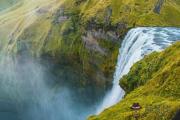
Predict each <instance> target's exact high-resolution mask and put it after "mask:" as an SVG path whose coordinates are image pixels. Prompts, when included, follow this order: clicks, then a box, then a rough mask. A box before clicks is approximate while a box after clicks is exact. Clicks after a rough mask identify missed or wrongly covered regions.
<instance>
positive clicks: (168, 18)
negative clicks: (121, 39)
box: [81, 0, 180, 27]
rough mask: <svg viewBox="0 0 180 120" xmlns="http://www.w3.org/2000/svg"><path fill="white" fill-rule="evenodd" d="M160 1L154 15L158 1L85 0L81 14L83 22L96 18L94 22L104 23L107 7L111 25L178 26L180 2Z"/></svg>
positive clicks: (172, 0)
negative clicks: (161, 3) (159, 5)
mask: <svg viewBox="0 0 180 120" xmlns="http://www.w3.org/2000/svg"><path fill="white" fill-rule="evenodd" d="M84 1H85V0H84ZM159 1H160V0H159ZM161 1H164V3H163V5H162V7H161V9H160V12H159V13H156V12H155V11H156V10H155V7H156V6H157V5H158V0H87V1H85V2H84V3H83V4H82V9H81V13H82V16H83V20H85V21H86V20H87V21H88V20H89V19H94V18H96V19H97V20H96V21H99V22H105V19H104V18H105V17H106V16H107V14H106V11H107V8H108V7H109V8H110V9H111V10H112V15H111V19H110V20H111V22H112V24H117V23H119V22H122V23H126V24H127V25H128V26H129V27H133V26H180V22H179V21H180V9H179V8H180V2H179V1H178V0H161Z"/></svg>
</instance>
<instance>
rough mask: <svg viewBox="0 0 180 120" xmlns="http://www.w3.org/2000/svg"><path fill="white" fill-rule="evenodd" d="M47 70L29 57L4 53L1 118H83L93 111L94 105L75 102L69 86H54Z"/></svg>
mask: <svg viewBox="0 0 180 120" xmlns="http://www.w3.org/2000/svg"><path fill="white" fill-rule="evenodd" d="M47 71H48V70H47V68H46V67H44V66H43V65H42V64H40V63H39V62H38V61H37V60H34V59H32V58H30V57H27V56H26V57H24V56H23V57H22V56H21V57H12V56H4V55H3V56H1V58H0V119H3V120H84V119H85V118H86V116H87V115H89V114H92V113H93V108H94V107H93V106H92V107H88V106H85V105H82V104H81V103H78V102H75V101H73V98H72V96H73V95H72V91H71V89H70V88H68V87H59V86H57V85H54V84H53V76H52V75H50V73H48V72H47ZM62 86H63V85H62Z"/></svg>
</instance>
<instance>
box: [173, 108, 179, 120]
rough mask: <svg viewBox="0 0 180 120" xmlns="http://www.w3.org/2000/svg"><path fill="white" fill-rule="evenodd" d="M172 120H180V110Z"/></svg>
mask: <svg viewBox="0 0 180 120" xmlns="http://www.w3.org/2000/svg"><path fill="white" fill-rule="evenodd" d="M172 120H180V110H178V111H177V112H176V115H175V116H174V118H173V119H172Z"/></svg>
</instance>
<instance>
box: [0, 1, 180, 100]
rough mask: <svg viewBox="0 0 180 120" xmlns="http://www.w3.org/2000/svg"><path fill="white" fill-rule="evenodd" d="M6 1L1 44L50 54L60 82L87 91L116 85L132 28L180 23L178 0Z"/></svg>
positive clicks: (5, 48) (0, 14)
mask: <svg viewBox="0 0 180 120" xmlns="http://www.w3.org/2000/svg"><path fill="white" fill-rule="evenodd" d="M160 1H162V0H160ZM0 3H3V4H7V7H6V8H2V9H3V10H2V11H0V40H1V41H0V50H1V51H5V52H8V53H14V54H29V55H30V56H33V57H36V58H38V59H41V60H48V62H51V64H53V65H52V66H51V67H52V68H51V70H52V71H51V72H52V73H53V74H55V76H57V81H56V82H57V83H59V84H61V83H63V84H64V82H68V85H70V86H71V87H72V88H75V89H78V91H79V94H82V93H83V94H84V96H86V95H87V94H93V95H95V96H100V95H103V94H104V93H105V91H106V90H107V89H109V87H110V86H111V84H112V75H113V71H114V68H115V64H116V59H117V55H118V49H119V46H120V43H121V40H122V38H123V37H124V35H125V34H126V32H127V31H128V29H129V28H131V27H135V26H180V22H179V21H180V16H179V15H180V9H179V8H180V3H179V1H178V0H165V1H164V0H163V4H162V5H161V4H160V3H161V2H160V3H159V0H31V1H30V0H14V2H12V3H10V2H9V1H7V0H6V2H5V0H1V1H0ZM159 4H160V5H159ZM3 6H4V5H3ZM157 8H158V9H157ZM156 9H157V10H156ZM44 58H46V59H44ZM47 58H48V59H47ZM47 66H49V65H47ZM69 74H71V76H70V75H69ZM59 84H58V85H59ZM95 90H96V91H95ZM82 91H86V92H82ZM92 98H93V97H92ZM91 100H92V101H93V100H94V101H96V100H95V99H91Z"/></svg>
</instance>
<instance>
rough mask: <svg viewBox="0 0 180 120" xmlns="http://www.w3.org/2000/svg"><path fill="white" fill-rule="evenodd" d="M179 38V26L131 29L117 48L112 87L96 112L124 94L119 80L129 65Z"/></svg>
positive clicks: (111, 104) (126, 71) (114, 102)
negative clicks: (118, 48)
mask: <svg viewBox="0 0 180 120" xmlns="http://www.w3.org/2000/svg"><path fill="white" fill-rule="evenodd" d="M177 40H180V28H170V27H169V28H160V27H139V28H134V29H131V30H130V31H129V32H128V33H127V35H126V37H125V39H124V40H123V43H122V45H121V48H120V50H119V56H118V61H117V65H116V70H115V73H114V80H113V88H112V89H111V91H109V92H108V93H107V95H106V96H105V98H104V100H103V102H102V104H101V105H100V106H99V107H98V109H97V114H99V113H100V112H102V111H103V110H104V109H106V108H108V107H111V106H113V105H114V104H116V103H118V102H119V101H120V100H121V99H122V97H123V96H124V94H125V92H124V90H123V89H122V88H121V87H120V86H119V80H120V79H121V78H122V77H123V75H125V74H127V73H128V72H129V70H130V68H131V66H132V65H133V64H134V63H135V62H137V61H139V60H141V59H142V58H143V57H144V56H145V55H148V54H150V53H152V52H153V51H161V50H163V49H165V48H166V47H168V46H169V45H171V44H172V43H173V42H175V41H177Z"/></svg>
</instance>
